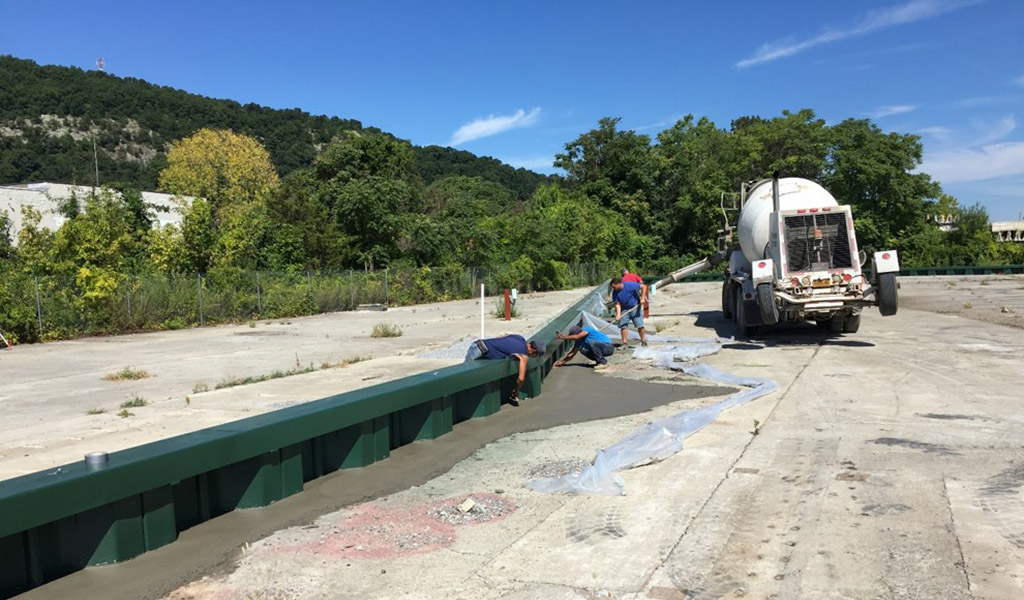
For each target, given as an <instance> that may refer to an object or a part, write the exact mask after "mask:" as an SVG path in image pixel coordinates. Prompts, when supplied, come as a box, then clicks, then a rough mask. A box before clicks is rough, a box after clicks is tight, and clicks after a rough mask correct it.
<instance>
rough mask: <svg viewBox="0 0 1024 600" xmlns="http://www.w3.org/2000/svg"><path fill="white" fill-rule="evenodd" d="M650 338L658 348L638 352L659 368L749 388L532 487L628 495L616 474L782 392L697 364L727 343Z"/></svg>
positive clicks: (662, 422) (598, 322)
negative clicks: (743, 406) (733, 411)
mask: <svg viewBox="0 0 1024 600" xmlns="http://www.w3.org/2000/svg"><path fill="white" fill-rule="evenodd" d="M582 319H583V323H584V324H585V325H590V326H592V327H596V328H598V329H600V330H604V331H608V330H609V329H608V328H609V327H614V325H612V324H611V323H608V322H607V321H603V320H602V319H600V318H598V317H596V316H594V315H593V314H589V313H586V312H584V313H583V314H582ZM630 333H633V332H630ZM649 339H650V340H651V343H652V344H654V345H652V346H648V347H641V348H637V349H636V350H635V351H634V352H633V359H634V360H648V359H649V360H651V363H652V364H653V365H655V366H657V367H661V368H666V369H671V370H673V371H679V372H682V373H684V374H686V375H690V376H691V377H698V378H701V379H706V380H708V381H714V382H716V383H721V384H724V385H730V386H736V387H742V388H746V389H744V390H742V391H739V392H736V393H734V394H732V395H730V396H728V397H726V398H725V399H723V400H720V401H718V402H715V403H714V404H709V405H707V406H703V407H701V408H696V409H690V410H685V411H683V412H680V413H677V414H675V415H672V416H669V417H664V418H662V419H658V420H656V421H652V422H650V423H647V424H646V425H644V426H643V427H640V428H639V429H637V430H636V431H634V432H633V433H631V434H629V435H628V436H626V437H625V438H624V439H622V440H620V441H619V442H617V443H616V444H614V445H613V446H610V447H608V448H605V449H603V450H598V451H597V456H596V457H595V458H594V462H593V464H591V465H589V466H587V467H585V468H584V469H582V470H581V471H576V472H573V473H569V474H567V475H563V476H562V477H555V478H550V479H536V480H533V481H530V482H528V483H527V484H526V487H528V488H530V489H533V490H536V491H538V492H547V493H558V492H561V493H570V494H597V495H605V496H618V495H625V493H626V485H625V482H624V481H623V480H622V478H621V477H620V476H618V475H616V472H618V471H623V470H625V469H630V468H632V467H636V466H639V465H643V464H647V463H651V462H657V461H661V460H664V459H666V458H668V457H670V456H672V455H673V454H676V453H677V452H679V451H680V450H682V449H683V442H684V440H685V439H686V438H687V437H689V436H690V435H692V434H693V433H695V432H697V431H699V430H700V429H702V428H703V427H704V426H706V425H708V424H709V423H711V422H712V421H714V420H715V419H716V418H717V417H718V415H719V414H720V413H721V412H722V411H724V410H726V409H729V408H732V407H734V406H739V405H741V404H746V403H747V402H750V401H751V400H754V399H756V398H760V397H761V396H765V395H767V394H770V393H772V392H774V391H775V390H776V388H777V384H776V383H775V382H774V381H772V380H770V379H761V378H757V377H740V376H736V375H732V374H729V373H726V372H724V371H720V370H718V369H716V368H714V367H711V366H708V365H704V364H699V363H694V362H693V361H694V360H696V359H698V358H700V357H702V356H708V355H711V354H715V353H716V352H718V351H719V350H721V349H722V340H721V339H718V338H660V339H654V336H649Z"/></svg>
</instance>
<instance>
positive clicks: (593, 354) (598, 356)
mask: <svg viewBox="0 0 1024 600" xmlns="http://www.w3.org/2000/svg"><path fill="white" fill-rule="evenodd" d="M580 354H582V355H583V356H586V357H587V358H589V359H590V360H592V361H595V362H597V364H599V365H606V364H608V361H607V360H605V357H606V356H611V355H612V354H615V346H612V345H611V344H609V343H608V342H590V344H584V345H583V346H580Z"/></svg>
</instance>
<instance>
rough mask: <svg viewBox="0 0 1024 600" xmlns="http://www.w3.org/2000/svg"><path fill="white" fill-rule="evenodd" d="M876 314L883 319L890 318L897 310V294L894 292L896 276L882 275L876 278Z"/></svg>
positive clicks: (892, 274)
mask: <svg viewBox="0 0 1024 600" xmlns="http://www.w3.org/2000/svg"><path fill="white" fill-rule="evenodd" d="M875 293H876V294H878V312H880V313H882V316H883V317H891V316H893V315H894V314H896V309H897V308H899V294H898V292H897V291H896V274H895V273H882V274H881V275H879V276H878V291H877V292H875Z"/></svg>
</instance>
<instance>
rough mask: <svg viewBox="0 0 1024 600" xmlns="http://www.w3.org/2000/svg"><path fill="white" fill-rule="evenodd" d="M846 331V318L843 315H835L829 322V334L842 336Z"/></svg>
mask: <svg viewBox="0 0 1024 600" xmlns="http://www.w3.org/2000/svg"><path fill="white" fill-rule="evenodd" d="M845 329H846V317H844V316H843V315H835V316H834V317H832V318H831V319H830V320H829V322H828V332H829V333H831V334H833V335H835V334H840V333H842V332H843V331H844V330H845Z"/></svg>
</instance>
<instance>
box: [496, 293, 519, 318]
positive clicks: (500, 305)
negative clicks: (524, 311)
mask: <svg viewBox="0 0 1024 600" xmlns="http://www.w3.org/2000/svg"><path fill="white" fill-rule="evenodd" d="M509 314H510V315H511V316H512V318H513V319H514V318H516V317H518V316H519V307H517V306H516V305H515V303H513V304H512V308H511V310H510V312H509ZM494 316H495V317H498V318H499V319H504V318H505V298H504V297H500V298H498V299H497V300H495V301H494Z"/></svg>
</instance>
